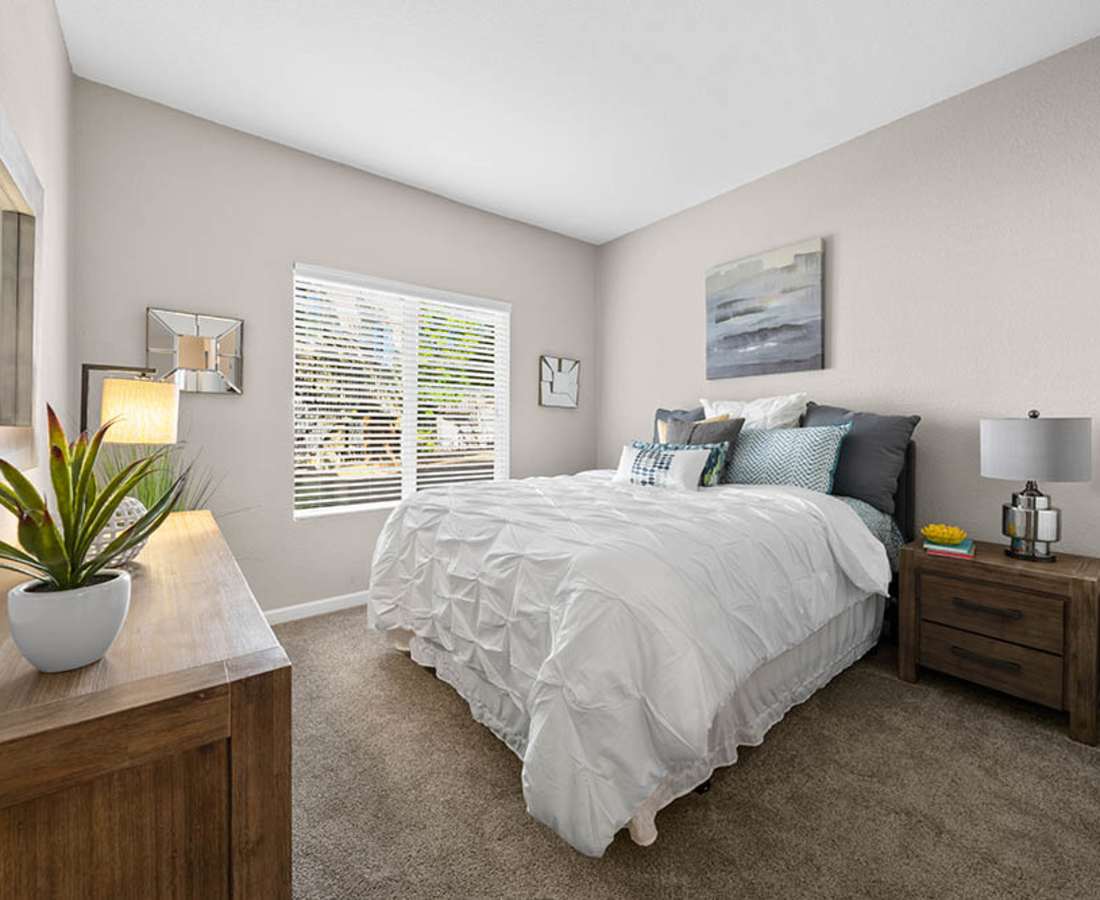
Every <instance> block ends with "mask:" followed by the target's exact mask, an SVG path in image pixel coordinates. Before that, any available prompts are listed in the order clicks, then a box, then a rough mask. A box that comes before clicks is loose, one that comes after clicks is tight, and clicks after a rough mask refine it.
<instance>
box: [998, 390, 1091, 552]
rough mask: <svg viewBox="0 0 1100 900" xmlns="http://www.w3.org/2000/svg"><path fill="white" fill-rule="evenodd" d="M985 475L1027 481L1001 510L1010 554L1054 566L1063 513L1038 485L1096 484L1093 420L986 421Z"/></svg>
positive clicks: (1034, 413)
mask: <svg viewBox="0 0 1100 900" xmlns="http://www.w3.org/2000/svg"><path fill="white" fill-rule="evenodd" d="M981 445H982V449H981V455H982V476H983V477H984V478H1004V479H1008V480H1011V481H1023V482H1025V485H1024V489H1023V490H1022V491H1017V492H1016V493H1014V494H1013V495H1012V502H1011V503H1005V504H1004V505H1003V506H1002V507H1001V531H1002V532H1003V533H1004V534H1005V536H1006V537H1007V538H1008V539H1009V541H1010V546H1009V547H1007V548H1006V549H1005V553H1007V554H1008V555H1009V556H1012V557H1015V558H1016V559H1028V560H1036V561H1040V562H1054V560H1055V559H1056V557H1055V555H1054V554H1053V553H1051V552H1050V545H1051V544H1053V543H1054V542H1055V541H1057V540H1058V539H1059V538H1061V536H1062V527H1061V512H1060V510H1058V509H1056V508H1055V507H1054V506H1053V505H1052V504H1051V500H1050V496H1049V495H1047V494H1044V493H1043V492H1042V491H1041V490H1039V485H1038V481H1039V480H1040V479H1042V480H1043V481H1091V480H1092V419H1089V418H1072V419H1055V418H1049V419H1041V418H1040V417H1039V411H1038V410H1037V409H1033V410H1030V411H1029V412H1028V414H1027V418H1026V419H982V423H981Z"/></svg>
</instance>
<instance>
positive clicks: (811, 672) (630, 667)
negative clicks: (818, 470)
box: [368, 447, 913, 856]
mask: <svg viewBox="0 0 1100 900" xmlns="http://www.w3.org/2000/svg"><path fill="white" fill-rule="evenodd" d="M912 453H913V451H912V447H910V450H909V453H908V457H907V464H906V467H905V469H904V470H903V472H902V477H901V478H900V479H899V482H898V491H897V495H896V501H897V502H896V512H895V516H894V519H895V522H892V523H890V524H891V525H892V526H894V527H895V529H896V531H897V532H898V534H899V537H904V538H908V537H909V536H911V534H912V486H913V478H912ZM891 574H892V573H891V567H890V563H889V560H888V555H887V552H886V548H885V546H884V544H883V541H882V540H880V538H877V537H875V536H874V535H873V534H872V531H871V529H870V528H869V527H868V526H867V525H866V524H864V521H863V520H862V519H861V518H860V516H859V515H857V512H856V510H855V509H854V508H853V505H851V504H849V503H846V502H845V501H844V500H843V499H841V498H837V497H834V496H830V495H827V494H821V493H815V492H812V491H807V490H803V489H801V488H796V487H775V486H763V485H756V486H745V485H722V486H718V487H713V488H707V489H704V490H699V491H696V492H691V493H682V494H676V495H674V496H670V495H669V492H663V491H659V490H653V489H651V488H641V487H636V486H633V485H629V484H627V485H624V484H620V483H616V482H615V481H614V480H613V479H612V477H611V473H610V472H607V471H594V472H586V473H581V474H579V475H576V476H559V477H554V478H529V479H522V480H518V481H507V482H497V483H492V484H481V485H470V486H456V487H451V488H448V489H441V490H434V491H427V492H424V493H421V494H418V495H416V496H415V497H412V498H410V499H409V500H406V501H404V502H403V503H402V504H400V505H399V506H398V507H397V508H396V509H395V510H394V512H393V513H392V514H391V516H390V517H389V519H388V520H387V523H386V525H385V527H384V529H383V532H382V534H381V536H380V538H379V540H378V543H377V545H376V549H375V554H374V559H373V569H372V582H371V589H370V595H369V603H368V616H369V623H370V626H371V627H372V628H374V629H376V630H379V631H384V632H387V633H388V634H389V635H390V637H391V639H392V640H393V641H394V643H395V644H396V645H397V646H399V647H401V648H402V649H407V651H408V652H409V653H410V654H411V656H412V658H413V660H415V661H416V662H417V663H419V664H420V665H423V666H427V667H431V668H434V669H435V672H436V675H437V676H438V677H439V678H440V679H441V680H443V681H445V682H446V683H448V684H450V685H451V686H452V687H453V688H454V689H455V690H456V691H457V692H458V693H459V694H460V695H461V696H462V697H463V698H464V699H465V700H466V702H467V703H468V704H469V706H470V709H471V712H472V714H473V715H474V717H475V718H476V719H477V721H479V722H481V723H482V724H484V725H485V726H487V727H488V728H490V729H491V730H492V731H493V733H494V734H496V735H497V737H499V738H500V739H501V740H502V741H504V742H505V743H506V744H507V746H508V747H510V748H511V749H512V751H513V752H515V753H516V755H517V756H519V758H520V759H521V760H522V761H523V792H524V798H525V801H526V803H527V808H528V811H529V813H530V814H531V815H532V816H534V817H535V818H536V819H538V820H539V821H541V822H543V823H544V824H546V825H547V826H549V827H550V828H552V829H554V830H555V831H556V832H557V833H558V834H559V835H561V837H562V838H564V839H565V840H566V841H567V842H569V843H570V844H571V845H572V846H573V847H575V848H576V849H577V850H578V851H580V852H581V853H584V854H586V855H590V856H600V855H602V854H603V852H604V850H605V849H606V848H607V846H608V845H609V844H610V843H611V841H612V840H613V839H614V837H615V834H616V833H617V832H618V831H619V830H620V829H622V828H624V827H626V828H629V832H630V836H631V838H632V839H633V840H634V841H635V842H637V843H639V844H643V845H646V844H650V843H652V842H653V841H654V840H655V839H656V836H657V829H656V815H657V813H658V812H659V811H660V809H662V808H663V807H664V806H666V805H667V804H668V803H670V802H672V801H673V800H674V799H676V798H677V797H679V796H681V795H683V794H685V793H687V792H689V791H691V790H692V789H694V788H696V787H697V786H698V785H700V784H701V783H703V782H705V781H706V780H707V779H708V778H709V776H710V774H711V773H712V772H713V770H714V769H716V768H718V767H720V766H726V765H731V764H732V763H734V762H735V761H736V759H737V748H738V747H740V746H745V745H756V744H759V743H761V742H762V740H763V738H764V735H765V733H766V732H767V731H768V729H769V728H770V727H771V726H772V725H774V724H775V723H776V722H778V721H779V720H780V719H781V718H782V717H783V715H784V714H785V713H786V712H787V711H788V710H789V709H790V708H791V707H793V706H794V705H796V704H798V703H800V702H802V701H803V700H805V699H807V698H808V697H809V696H810V695H811V694H813V693H814V691H816V690H817V689H818V688H820V687H822V686H823V685H824V684H826V683H827V682H828V681H829V680H830V679H831V678H833V677H834V676H835V675H837V674H838V673H839V672H841V671H843V670H844V669H845V668H847V667H848V666H849V665H851V664H852V663H853V662H855V661H856V660H858V659H859V658H860V657H861V656H862V655H863V654H864V653H866V652H867V651H868V650H869V649H870V648H871V647H872V646H874V644H875V643H876V641H877V640H878V637H879V633H880V629H881V627H882V620H883V609H884V605H885V603H886V599H885V598H886V595H887V594H888V589H889V585H890V582H891Z"/></svg>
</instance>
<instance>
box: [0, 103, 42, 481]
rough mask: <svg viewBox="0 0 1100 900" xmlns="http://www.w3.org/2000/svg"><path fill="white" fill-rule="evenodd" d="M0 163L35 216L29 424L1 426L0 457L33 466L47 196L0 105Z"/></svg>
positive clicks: (39, 412)
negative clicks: (43, 228)
mask: <svg viewBox="0 0 1100 900" xmlns="http://www.w3.org/2000/svg"><path fill="white" fill-rule="evenodd" d="M0 166H3V167H4V169H6V170H7V173H8V175H9V176H10V177H11V180H12V183H13V184H14V186H15V189H16V190H17V191H19V193H20V195H21V199H22V200H23V203H24V204H26V207H27V209H24V210H19V211H20V212H23V213H24V214H25V215H31V216H33V217H34V270H33V271H34V274H33V286H32V288H31V291H32V294H31V296H32V304H33V305H32V308H31V365H30V371H31V424H30V425H5V426H0V456H2V457H3V458H4V459H6V460H8V462H10V463H11V464H12V465H14V466H16V467H17V468H20V469H29V468H33V467H35V466H36V465H37V464H38V459H37V454H36V452H35V447H36V435H37V433H38V427H39V424H40V419H41V416H42V409H41V407H42V403H41V402H40V401H39V396H38V388H39V382H38V360H39V359H40V353H39V333H38V332H39V328H38V323H39V315H38V302H39V295H40V291H38V290H37V288H38V287H39V286H40V285H41V284H42V259H43V257H44V256H45V253H44V252H43V251H44V246H43V234H42V219H43V216H44V214H45V205H46V197H45V191H44V190H43V188H42V182H40V181H39V180H38V176H37V175H36V174H35V171H34V166H32V165H31V161H30V158H29V157H28V156H27V152H26V151H25V150H24V149H23V145H22V143H20V141H19V136H18V135H17V134H16V133H15V128H14V127H13V126H12V124H11V120H10V119H9V118H8V116H7V114H6V113H5V112H4V109H3V107H0Z"/></svg>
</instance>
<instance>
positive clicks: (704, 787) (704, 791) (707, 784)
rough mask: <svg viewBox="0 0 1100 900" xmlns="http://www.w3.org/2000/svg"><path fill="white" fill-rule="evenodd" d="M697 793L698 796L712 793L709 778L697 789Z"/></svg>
mask: <svg viewBox="0 0 1100 900" xmlns="http://www.w3.org/2000/svg"><path fill="white" fill-rule="evenodd" d="M695 793H697V794H709V793H710V779H709V778H708V779H707V780H706V781H704V782H703V783H702V784H700V785H697V786H696V787H695Z"/></svg>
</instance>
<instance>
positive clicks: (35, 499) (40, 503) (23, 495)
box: [0, 459, 46, 512]
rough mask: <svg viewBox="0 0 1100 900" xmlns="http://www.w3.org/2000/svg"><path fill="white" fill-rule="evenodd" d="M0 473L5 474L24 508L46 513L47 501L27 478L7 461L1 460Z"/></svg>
mask: <svg viewBox="0 0 1100 900" xmlns="http://www.w3.org/2000/svg"><path fill="white" fill-rule="evenodd" d="M0 473H3V475H4V477H5V478H6V479H7V481H8V484H10V485H11V489H12V490H13V491H14V492H15V496H16V497H18V498H19V503H20V504H21V505H22V506H24V507H26V508H27V509H28V510H32V509H34V510H39V511H42V512H44V511H45V509H46V501H45V500H43V499H42V495H41V494H39V493H38V491H37V490H36V489H35V486H34V485H33V484H31V483H30V482H29V481H28V480H27V478H26V476H25V475H24V474H23V473H22V472H20V471H19V470H18V469H17V468H15V466H13V465H12V464H11V463H10V462H8V461H7V460H6V459H0Z"/></svg>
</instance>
